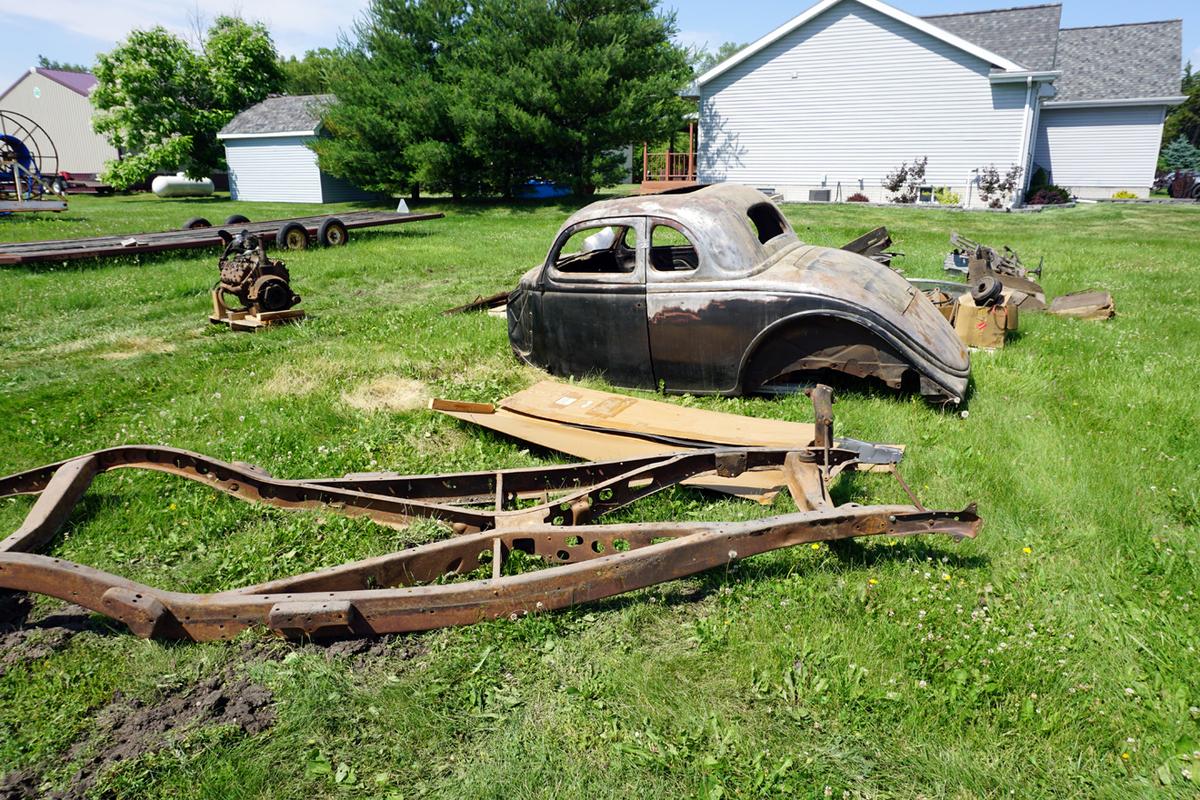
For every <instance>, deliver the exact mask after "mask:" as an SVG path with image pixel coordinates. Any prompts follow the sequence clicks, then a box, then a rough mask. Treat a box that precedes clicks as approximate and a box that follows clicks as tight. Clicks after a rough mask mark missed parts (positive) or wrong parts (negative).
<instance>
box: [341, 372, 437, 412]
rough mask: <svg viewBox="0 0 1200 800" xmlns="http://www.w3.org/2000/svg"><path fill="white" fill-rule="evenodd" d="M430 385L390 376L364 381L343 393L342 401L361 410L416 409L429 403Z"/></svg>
mask: <svg viewBox="0 0 1200 800" xmlns="http://www.w3.org/2000/svg"><path fill="white" fill-rule="evenodd" d="M429 400H430V395H429V387H428V386H426V385H425V384H423V383H421V382H420V381H414V380H412V379H410V378H400V377H397V376H389V377H385V378H379V379H378V380H375V381H372V382H370V383H364V384H362V385H361V386H359V387H358V388H356V389H354V390H353V391H351V392H347V393H346V394H343V395H342V402H343V403H345V404H346V405H348V406H350V407H351V408H357V409H358V410H359V411H368V412H370V411H416V410H417V409H419V408H425V407H426V406H428V405H429Z"/></svg>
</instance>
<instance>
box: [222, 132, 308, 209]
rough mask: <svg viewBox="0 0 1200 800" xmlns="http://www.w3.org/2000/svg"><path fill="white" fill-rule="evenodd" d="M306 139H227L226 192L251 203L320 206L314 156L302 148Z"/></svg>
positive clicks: (236, 198) (302, 137)
mask: <svg viewBox="0 0 1200 800" xmlns="http://www.w3.org/2000/svg"><path fill="white" fill-rule="evenodd" d="M310 141H312V137H309V136H278V137H272V138H269V139H227V140H225V160H226V161H227V162H228V163H229V192H230V194H231V195H232V197H233V199H234V200H246V201H249V202H252V203H261V202H268V201H269V202H276V203H320V202H322V195H321V173H320V171H319V170H318V169H317V154H316V153H314V152H313V151H312V150H309V149H308V148H307V147H305V144H306V143H308V142H310Z"/></svg>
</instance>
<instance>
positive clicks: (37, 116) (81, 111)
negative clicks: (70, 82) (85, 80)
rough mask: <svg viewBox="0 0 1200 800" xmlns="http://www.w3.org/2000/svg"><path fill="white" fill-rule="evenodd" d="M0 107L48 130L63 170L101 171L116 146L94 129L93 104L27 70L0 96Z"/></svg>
mask: <svg viewBox="0 0 1200 800" xmlns="http://www.w3.org/2000/svg"><path fill="white" fill-rule="evenodd" d="M0 108H2V109H4V110H5V111H15V112H17V113H18V114H24V115H25V116H27V117H29V118H30V119H32V120H33V121H34V122H36V123H37V124H38V125H41V126H42V128H43V129H45V131H46V133H47V134H48V135H49V136H50V138H51V139H52V140H53V141H54V147H55V149H56V150H58V169H59V171H60V172H62V171H64V170H65V171H66V172H81V173H91V172H96V173H98V172H100V171H101V170H102V169H104V162H105V161H110V160H112V159H115V158H116V157H117V151H116V148H114V147H113V146H112V145H110V144H109V143H108V142H107V141H106V140H105V139H104V137H103V136H101V135H100V134H98V133H95V132H94V131H92V104H91V101H89V100H88V99H87V98H86V97H84V96H83V95H81V94H80V93H79V92H76V91H74V90H73V89H68V88H67V87H66V86H63V85H62V84H61V83H59V82H58V81H53V80H51V79H50V78H47V77H46V76H45V75H39V74H37V73H33V72H31V73H27V74H26V75H25V77H24V78H22V79H21V80H20V81H18V82H17V84H16V85H15V86H13V87H12V90H11V91H9V92H8V93H7V94H5V95H4V97H2V98H0Z"/></svg>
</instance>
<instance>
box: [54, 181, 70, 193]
mask: <svg viewBox="0 0 1200 800" xmlns="http://www.w3.org/2000/svg"><path fill="white" fill-rule="evenodd" d="M50 189H51V190H52V191H53V192H54V193H55V194H66V193H67V182H66V181H64V180H63V179H62V178H55V179H54V181H53V182H52V183H51V184H50Z"/></svg>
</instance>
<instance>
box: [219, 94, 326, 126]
mask: <svg viewBox="0 0 1200 800" xmlns="http://www.w3.org/2000/svg"><path fill="white" fill-rule="evenodd" d="M332 101H333V95H329V94H306V95H295V96H291V95H284V96H280V97H268V98H267V99H266V100H263V101H262V102H261V103H257V104H255V105H253V106H250V108H247V109H246V110H245V111H243V112H242V113H240V114H238V115H237V116H236V117H234V118H233V119H231V120H230V121H229V124H228V125H226V126H225V127H224V128H222V129H221V132H220V133H219V134H217V135H218V136H229V135H241V136H245V135H247V134H259V135H263V134H271V133H292V132H296V131H313V132H315V131H316V130H317V129H318V128H319V127H320V125H321V113H320V112H321V107H322V106H325V105H328V104H329V103H330V102H332Z"/></svg>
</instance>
